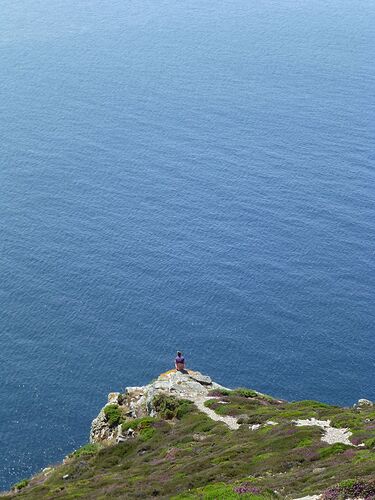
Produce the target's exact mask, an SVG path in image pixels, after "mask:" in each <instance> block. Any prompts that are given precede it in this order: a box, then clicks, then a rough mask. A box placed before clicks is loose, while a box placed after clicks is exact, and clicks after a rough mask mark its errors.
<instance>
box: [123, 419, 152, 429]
mask: <svg viewBox="0 0 375 500" xmlns="http://www.w3.org/2000/svg"><path fill="white" fill-rule="evenodd" d="M156 421H157V420H156V418H154V417H141V418H134V419H133V420H127V421H126V422H123V423H122V424H121V430H122V432H126V431H127V430H128V429H133V430H134V431H141V430H144V429H148V428H150V427H151V426H152V424H154V423H155V422H156Z"/></svg>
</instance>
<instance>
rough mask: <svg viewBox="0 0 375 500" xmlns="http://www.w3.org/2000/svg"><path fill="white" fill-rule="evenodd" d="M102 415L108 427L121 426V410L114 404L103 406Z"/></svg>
mask: <svg viewBox="0 0 375 500" xmlns="http://www.w3.org/2000/svg"><path fill="white" fill-rule="evenodd" d="M104 415H105V418H106V419H107V422H108V424H109V426H110V427H115V426H116V425H119V424H121V422H122V420H123V418H122V412H121V409H120V407H119V405H118V404H116V403H113V404H110V405H107V406H105V407H104Z"/></svg>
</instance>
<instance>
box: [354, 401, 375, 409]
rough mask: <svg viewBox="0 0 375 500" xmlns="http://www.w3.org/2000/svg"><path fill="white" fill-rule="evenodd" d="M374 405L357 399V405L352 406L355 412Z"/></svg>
mask: <svg viewBox="0 0 375 500" xmlns="http://www.w3.org/2000/svg"><path fill="white" fill-rule="evenodd" d="M373 406H374V403H373V402H372V401H370V400H369V399H358V401H357V403H355V404H354V405H353V408H355V409H356V410H362V409H364V408H372V407H373Z"/></svg>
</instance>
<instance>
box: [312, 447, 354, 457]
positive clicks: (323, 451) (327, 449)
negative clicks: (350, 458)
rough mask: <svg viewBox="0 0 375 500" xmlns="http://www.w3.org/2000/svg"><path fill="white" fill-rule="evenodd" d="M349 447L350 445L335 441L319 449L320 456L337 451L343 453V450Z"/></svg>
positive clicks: (333, 453) (328, 455)
mask: <svg viewBox="0 0 375 500" xmlns="http://www.w3.org/2000/svg"><path fill="white" fill-rule="evenodd" d="M348 449H350V446H349V445H347V444H344V443H335V444H332V445H331V446H327V447H325V448H322V449H320V450H319V456H320V458H323V459H324V458H328V457H331V456H332V455H337V454H338V453H343V452H344V451H345V450H348Z"/></svg>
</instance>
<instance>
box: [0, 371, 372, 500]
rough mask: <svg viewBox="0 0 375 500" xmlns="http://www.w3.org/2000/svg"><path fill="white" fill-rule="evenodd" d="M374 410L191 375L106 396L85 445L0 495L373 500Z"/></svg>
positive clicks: (161, 379) (367, 404)
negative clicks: (289, 398) (284, 396)
mask: <svg viewBox="0 0 375 500" xmlns="http://www.w3.org/2000/svg"><path fill="white" fill-rule="evenodd" d="M374 478H375V408H374V406H373V404H372V403H371V402H368V401H366V400H362V401H361V402H360V403H359V404H357V405H355V407H353V408H341V407H337V406H331V405H327V404H324V403H319V402H316V401H298V402H286V401H281V400H278V399H274V398H272V397H270V396H267V395H264V394H261V393H258V392H257V391H254V390H250V389H235V390H229V389H226V388H224V387H222V386H220V385H219V384H216V383H215V382H213V381H212V380H211V379H210V378H209V377H207V376H205V375H202V374H200V373H199V372H192V371H187V372H186V373H177V372H175V371H174V370H172V371H170V372H167V373H165V374H162V375H160V376H159V377H158V378H157V379H156V380H155V381H153V382H152V383H150V384H148V385H146V386H144V387H129V388H127V389H126V391H125V393H124V394H120V393H111V394H110V395H109V398H108V403H107V404H106V405H105V406H104V408H103V409H102V410H101V411H100V413H99V415H98V417H97V418H96V419H95V420H94V421H93V423H92V428H91V433H90V443H89V444H88V445H86V446H84V447H83V448H81V449H79V450H76V451H75V452H73V453H72V454H71V455H70V456H69V457H67V458H66V459H65V461H64V463H63V464H61V465H58V466H55V467H51V468H47V469H44V471H42V472H41V473H40V474H38V475H36V476H35V477H33V478H32V479H31V480H30V481H23V482H21V483H19V484H18V485H16V487H15V488H14V489H13V491H12V492H11V493H8V494H6V496H7V497H12V496H20V497H25V498H32V499H42V498H67V499H68V498H87V499H99V498H100V499H101V498H103V499H104V498H129V499H131V498H152V497H159V498H176V499H180V500H182V499H187V498H207V499H210V498H211V499H221V498H224V499H225V498H228V499H231V498H249V499H250V498H251V499H253V500H256V499H258V500H259V499H264V500H265V499H273V498H274V499H295V498H299V497H304V496H307V495H316V496H312V497H308V498H316V499H317V498H322V499H324V500H334V499H345V498H365V499H366V500H369V499H375V480H374Z"/></svg>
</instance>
